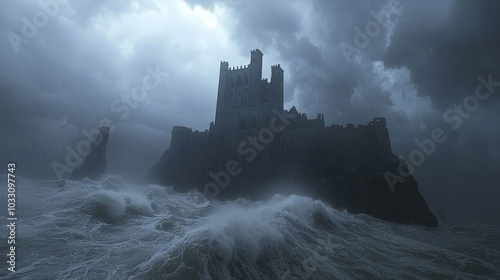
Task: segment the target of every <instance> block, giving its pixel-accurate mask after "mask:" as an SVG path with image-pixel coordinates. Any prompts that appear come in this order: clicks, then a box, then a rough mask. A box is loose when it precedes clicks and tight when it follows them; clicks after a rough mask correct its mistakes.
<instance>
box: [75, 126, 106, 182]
mask: <svg viewBox="0 0 500 280" xmlns="http://www.w3.org/2000/svg"><path fill="white" fill-rule="evenodd" d="M108 139H109V127H101V129H100V131H99V135H98V136H97V138H96V139H95V140H94V141H92V143H91V145H90V151H89V153H88V154H87V156H86V157H85V160H84V162H83V164H82V165H81V166H80V167H79V168H77V169H75V170H73V172H72V173H71V179H72V180H78V179H82V178H86V177H89V178H90V179H98V178H99V177H100V176H101V175H103V174H104V173H106V169H107V162H106V146H107V145H108Z"/></svg>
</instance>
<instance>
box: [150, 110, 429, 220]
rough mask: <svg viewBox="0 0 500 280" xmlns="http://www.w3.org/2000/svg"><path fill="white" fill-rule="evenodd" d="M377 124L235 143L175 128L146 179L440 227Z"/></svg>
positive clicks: (215, 195)
mask: <svg viewBox="0 0 500 280" xmlns="http://www.w3.org/2000/svg"><path fill="white" fill-rule="evenodd" d="M376 120H377V124H374V123H373V122H371V123H370V125H368V126H359V127H357V128H356V127H353V126H347V127H339V126H331V127H325V128H319V129H310V130H309V131H305V130H296V129H284V130H283V131H281V132H277V133H273V134H272V136H270V135H268V136H267V137H268V138H267V140H264V139H260V138H259V137H258V136H256V137H255V138H251V137H250V138H251V139H249V138H244V139H242V140H241V142H240V144H239V145H237V146H233V145H232V144H231V141H230V140H229V139H228V138H227V137H225V136H224V134H220V133H217V132H216V130H212V131H207V132H193V131H192V130H190V129H188V128H184V127H175V128H174V130H173V132H172V142H171V146H170V149H169V150H167V151H166V152H165V153H164V154H163V156H162V158H161V159H160V161H159V162H158V163H157V164H156V165H155V166H153V167H152V168H151V169H150V172H149V176H150V178H151V179H152V180H153V181H154V182H155V183H159V184H163V185H171V186H174V188H176V189H177V190H180V191H188V190H192V189H193V188H195V189H197V190H198V191H199V192H201V193H202V194H204V195H205V196H206V197H207V198H209V199H210V198H211V199H235V198H239V197H246V198H250V199H261V198H262V199H264V198H265V197H266V196H269V195H272V194H274V193H299V194H304V195H308V196H311V197H313V198H316V199H321V200H322V201H325V202H327V203H329V204H331V205H332V206H333V207H335V208H337V209H346V210H347V211H349V212H351V213H365V214H368V215H371V216H373V217H376V218H380V219H383V220H386V221H391V222H398V223H407V224H418V225H425V226H437V224H438V222H437V219H436V217H435V216H434V215H433V214H432V213H431V211H430V210H429V208H428V205H427V203H426V202H425V200H424V199H423V197H422V196H421V195H420V193H419V191H418V184H417V182H416V181H415V178H414V177H413V176H411V175H409V176H407V177H402V176H400V175H399V174H400V172H399V171H400V170H406V168H407V165H406V163H405V162H403V161H402V160H401V159H399V158H398V157H397V156H395V155H394V154H392V152H391V151H390V146H389V147H387V146H386V142H385V140H384V137H383V133H380V132H381V131H382V132H383V131H384V130H385V131H387V130H386V129H385V122H384V123H383V124H382V123H380V122H381V118H377V119H376ZM261 131H263V130H261ZM264 131H267V130H265V128H264ZM259 134H261V135H262V133H256V135H259ZM252 139H254V140H255V139H256V141H254V140H252ZM271 139H272V140H271ZM260 140H264V141H260ZM251 142H253V143H254V145H252V144H250V143H251ZM238 147H239V148H238ZM388 174H391V175H394V176H399V177H398V178H399V181H398V180H395V179H393V177H391V175H389V176H388ZM297 186H299V187H297Z"/></svg>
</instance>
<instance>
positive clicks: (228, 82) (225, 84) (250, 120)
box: [171, 49, 391, 153]
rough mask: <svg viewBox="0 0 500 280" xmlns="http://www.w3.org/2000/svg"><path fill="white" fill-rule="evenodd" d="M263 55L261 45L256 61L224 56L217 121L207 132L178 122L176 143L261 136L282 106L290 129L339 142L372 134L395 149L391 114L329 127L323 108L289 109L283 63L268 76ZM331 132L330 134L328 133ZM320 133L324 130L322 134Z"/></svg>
mask: <svg viewBox="0 0 500 280" xmlns="http://www.w3.org/2000/svg"><path fill="white" fill-rule="evenodd" d="M262 57H263V54H262V52H261V51H260V50H258V49H256V50H253V51H251V59H250V64H249V65H245V66H239V67H232V68H229V64H228V62H225V61H223V62H221V64H220V74H219V89H218V94H217V108H216V113H215V123H213V122H212V123H211V124H210V130H209V131H205V132H198V131H194V132H193V131H192V130H191V129H189V128H186V127H179V126H177V127H174V130H173V132H172V142H171V143H172V144H171V145H172V146H173V147H174V148H176V147H178V146H179V145H181V146H182V145H188V146H190V143H192V144H193V145H195V144H196V143H199V142H202V141H203V139H204V138H206V137H207V136H208V134H210V133H215V134H218V135H224V137H225V138H226V139H227V140H228V141H229V142H230V145H231V146H232V147H237V145H238V144H240V143H241V141H242V140H243V139H245V138H246V137H248V136H252V135H254V136H258V135H257V134H258V132H259V131H260V130H262V129H263V128H267V127H269V125H270V122H271V120H272V118H273V117H275V116H276V112H282V113H283V114H284V115H287V116H291V117H290V120H289V123H288V124H287V125H286V127H285V134H286V133H287V132H288V133H291V134H292V135H290V137H291V140H293V138H294V136H293V134H304V133H305V134H307V133H312V132H313V131H314V132H316V134H318V133H319V134H328V135H331V136H332V135H334V137H335V139H332V141H335V142H344V143H345V144H346V145H348V146H351V147H352V148H355V147H362V146H364V147H368V148H370V147H369V146H370V145H366V142H368V141H367V140H369V142H371V143H373V144H376V146H377V148H378V149H379V150H380V151H382V152H384V153H391V145H390V140H389V134H388V131H387V129H386V123H385V119H384V118H381V117H378V118H374V119H373V121H371V122H370V123H368V125H366V126H364V125H358V127H357V128H356V127H354V125H352V124H347V125H346V127H342V126H338V125H332V126H330V127H325V121H324V116H323V114H318V116H317V118H316V119H308V118H307V116H306V114H300V113H299V112H298V111H297V109H296V108H295V107H292V108H291V109H290V110H283V96H284V90H283V89H284V78H283V73H284V71H283V69H281V66H280V65H279V64H278V65H273V66H271V82H269V81H268V79H262ZM328 135H325V136H328ZM316 136H319V135H316Z"/></svg>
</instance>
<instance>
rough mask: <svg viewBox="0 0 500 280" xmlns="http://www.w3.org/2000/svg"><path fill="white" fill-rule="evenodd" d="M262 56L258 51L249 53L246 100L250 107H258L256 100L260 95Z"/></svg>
mask: <svg viewBox="0 0 500 280" xmlns="http://www.w3.org/2000/svg"><path fill="white" fill-rule="evenodd" d="M263 56H264V54H262V52H261V51H260V50H259V49H256V50H253V51H251V58H250V77H249V79H250V81H249V99H248V101H249V105H250V106H256V105H259V102H258V98H259V96H260V93H261V81H262V57H263Z"/></svg>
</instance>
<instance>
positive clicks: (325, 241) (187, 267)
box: [0, 175, 500, 279]
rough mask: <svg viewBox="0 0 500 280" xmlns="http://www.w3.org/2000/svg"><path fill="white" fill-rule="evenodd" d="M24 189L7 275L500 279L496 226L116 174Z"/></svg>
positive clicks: (21, 185)
mask: <svg viewBox="0 0 500 280" xmlns="http://www.w3.org/2000/svg"><path fill="white" fill-rule="evenodd" d="M4 179H5V178H4V176H3V175H2V176H0V180H4ZM17 185H18V189H17V196H18V205H17V209H18V210H17V211H18V212H17V216H18V218H19V220H18V224H19V227H18V232H17V238H18V242H19V244H18V246H19V247H18V248H19V249H18V253H19V258H18V263H17V272H16V274H15V277H14V275H13V274H7V271H0V277H1V279H11V278H12V279H17V278H23V279H79V278H83V279H360V278H365V279H370V278H393V279H400V278H437V279H455V278H456V279H472V278H473V279H495V278H497V279H498V278H500V240H499V239H498V236H500V228H498V227H497V226H493V225H484V224H477V223H448V224H446V223H445V224H442V225H441V226H440V227H438V228H436V229H428V228H423V227H417V226H407V225H397V224H392V223H388V222H384V221H380V220H377V219H374V218H371V217H369V216H366V215H352V214H349V213H346V212H343V211H337V210H334V209H332V208H330V207H329V206H328V205H326V204H324V203H323V202H321V201H317V200H313V199H310V198H307V197H302V196H296V195H290V196H283V195H275V196H274V197H272V198H269V199H268V200H267V201H260V202H251V201H248V200H244V199H238V200H236V201H226V202H220V201H208V200H206V199H204V198H203V197H202V196H199V194H197V193H196V192H194V191H193V192H188V193H178V192H175V191H174V190H173V189H172V188H170V187H162V186H157V185H149V186H134V185H131V184H129V183H127V182H125V181H123V180H122V179H121V178H120V177H117V176H107V177H105V178H103V179H102V180H99V181H91V180H80V181H69V180H68V181H67V182H66V184H65V186H63V187H57V184H55V182H51V181H39V180H28V179H23V178H21V179H19V181H18V182H17ZM1 192H5V190H2V191H1ZM2 197H5V196H4V193H2ZM0 213H1V214H2V215H3V216H0V219H2V220H5V218H6V217H5V212H0ZM2 236H5V235H2ZM1 242H2V244H6V239H5V237H2V238H1ZM2 246H3V245H2Z"/></svg>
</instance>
